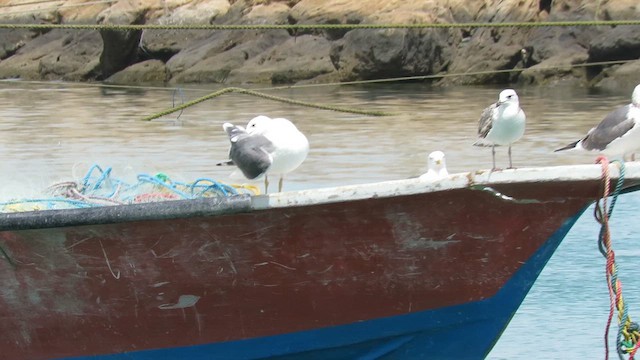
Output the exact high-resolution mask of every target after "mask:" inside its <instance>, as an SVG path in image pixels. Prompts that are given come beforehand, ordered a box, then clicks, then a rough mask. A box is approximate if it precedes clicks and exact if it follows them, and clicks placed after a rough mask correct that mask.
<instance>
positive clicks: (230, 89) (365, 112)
mask: <svg viewBox="0 0 640 360" xmlns="http://www.w3.org/2000/svg"><path fill="white" fill-rule="evenodd" d="M231 92H235V93H240V94H247V95H252V96H257V97H260V98H263V99H268V100H273V101H279V102H283V103H287V104H293V105H300V106H306V107H311V108H316V109H322V110H331V111H338V112H346V113H352V114H361V115H372V116H388V115H391V114H390V113H387V112H384V111H376V110H360V109H352V108H344V107H339V106H331V105H323V104H316V103H310V102H306V101H299V100H293V99H288V98H283V97H279V96H274V95H267V94H264V93H261V92H258V91H254V90H248V89H243V88H237V87H228V88H224V89H222V90H218V91H216V92H213V93H211V94H209V95H205V96H202V97H199V98H197V99H194V100H191V101H189V102H186V103H184V104H182V105H180V106H176V107H173V108H170V109H167V110H164V111H161V112H159V113H156V114H153V115H150V116H147V117H144V118H143V119H142V120H144V121H149V120H153V119H157V118H159V117H162V116H165V115H168V114H171V113H174V112H176V111H180V110H183V109H186V108H188V107H190V106H193V105H196V104H199V103H201V102H203V101H206V100H209V99H212V98H215V97H218V96H220V95H223V94H226V93H231Z"/></svg>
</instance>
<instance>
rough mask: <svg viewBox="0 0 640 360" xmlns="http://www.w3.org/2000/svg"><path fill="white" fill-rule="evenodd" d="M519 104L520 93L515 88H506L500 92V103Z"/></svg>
mask: <svg viewBox="0 0 640 360" xmlns="http://www.w3.org/2000/svg"><path fill="white" fill-rule="evenodd" d="M504 103H509V104H518V94H516V91H515V90H513V89H505V90H502V91H501V92H500V96H499V97H498V104H504Z"/></svg>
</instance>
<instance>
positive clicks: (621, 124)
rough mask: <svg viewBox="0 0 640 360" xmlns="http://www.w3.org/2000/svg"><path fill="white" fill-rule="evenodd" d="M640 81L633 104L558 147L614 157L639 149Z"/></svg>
mask: <svg viewBox="0 0 640 360" xmlns="http://www.w3.org/2000/svg"><path fill="white" fill-rule="evenodd" d="M638 122H640V85H637V86H636V87H635V89H634V90H633V94H632V95H631V104H628V105H625V106H621V107H619V108H617V109H615V110H613V111H612V112H610V113H609V114H607V116H605V117H604V119H602V121H600V123H599V124H598V125H597V126H596V127H594V128H592V129H591V130H589V132H588V133H587V136H585V137H583V138H582V139H580V140H578V141H574V142H572V143H571V144H569V145H567V146H565V147H562V148H560V149H556V150H555V151H563V150H574V149H575V150H583V151H598V152H600V153H601V154H604V155H607V156H611V157H622V158H623V159H624V158H625V156H627V155H630V157H631V159H632V160H634V152H635V151H637V150H639V149H640V125H638Z"/></svg>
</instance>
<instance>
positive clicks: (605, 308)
mask: <svg viewBox="0 0 640 360" xmlns="http://www.w3.org/2000/svg"><path fill="white" fill-rule="evenodd" d="M638 209H640V194H637V193H632V194H626V195H623V196H621V197H620V198H619V202H618V204H617V205H616V206H615V209H614V213H613V216H612V218H611V223H610V228H611V234H612V241H613V249H614V251H615V252H616V262H617V264H618V273H619V277H620V280H621V281H622V285H623V286H622V289H623V295H624V298H625V302H626V303H627V306H628V307H629V315H630V316H631V318H632V319H633V320H636V321H637V320H640V268H639V267H638V265H639V264H640V257H639V255H640V247H639V245H640V242H639V241H638V239H639V235H640V223H639V222H637V217H638ZM599 229H600V228H599V224H598V223H597V222H596V220H595V219H594V217H593V207H590V208H589V209H588V210H587V211H586V212H585V213H584V214H583V216H582V217H581V218H580V219H579V220H578V222H577V223H576V224H575V225H574V227H573V228H572V229H571V231H570V232H569V234H568V235H567V237H566V238H565V239H564V241H563V242H562V244H561V245H560V247H559V248H558V250H557V251H556V253H555V254H554V255H553V257H552V258H551V260H550V261H549V263H548V264H547V267H546V268H545V269H544V270H543V271H542V274H541V275H540V277H539V278H538V281H537V282H536V283H535V285H534V286H533V288H532V289H531V291H530V292H529V295H528V296H527V297H526V299H525V300H524V302H523V303H522V305H521V306H520V309H519V310H518V312H517V313H516V315H515V316H514V318H513V319H512V321H511V323H510V324H509V327H508V328H507V329H506V331H505V332H504V334H503V336H502V337H501V338H500V340H499V342H498V343H497V344H496V346H495V347H494V349H493V351H492V352H491V353H490V354H489V357H488V359H494V360H497V359H603V358H604V355H605V350H604V349H605V347H604V334H605V326H606V323H607V318H608V314H609V293H608V289H607V282H606V279H605V259H604V257H603V256H602V255H600V253H599V251H598V246H597V236H598V231H599ZM617 325H618V324H617V321H616V318H615V317H614V320H613V323H612V328H611V330H610V333H611V336H610V342H609V346H610V348H613V349H612V350H610V358H611V359H617V358H618V357H617V355H616V354H615V351H614V349H615V334H617V331H618V328H617Z"/></svg>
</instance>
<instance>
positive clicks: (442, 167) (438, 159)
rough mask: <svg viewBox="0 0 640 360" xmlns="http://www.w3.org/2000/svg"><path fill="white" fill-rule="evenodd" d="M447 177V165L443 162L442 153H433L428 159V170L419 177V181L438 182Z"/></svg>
mask: <svg viewBox="0 0 640 360" xmlns="http://www.w3.org/2000/svg"><path fill="white" fill-rule="evenodd" d="M447 176H449V172H448V171H447V164H446V163H445V161H444V153H443V152H442V151H434V152H432V153H431V154H429V157H428V170H427V172H426V173H424V174H422V175H420V180H422V181H425V180H426V181H429V180H438V179H442V178H445V177H447Z"/></svg>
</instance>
